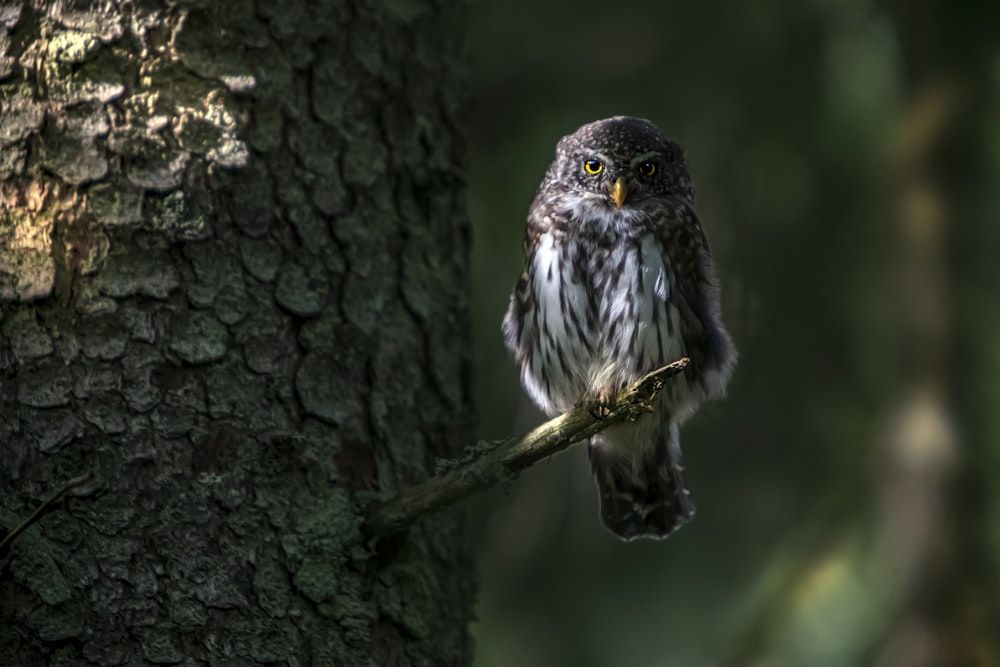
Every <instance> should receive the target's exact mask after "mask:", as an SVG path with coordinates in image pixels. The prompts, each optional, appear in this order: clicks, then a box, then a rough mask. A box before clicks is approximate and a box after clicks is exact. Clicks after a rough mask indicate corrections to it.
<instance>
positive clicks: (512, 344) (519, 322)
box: [503, 223, 539, 369]
mask: <svg viewBox="0 0 1000 667" xmlns="http://www.w3.org/2000/svg"><path fill="white" fill-rule="evenodd" d="M538 236H539V231H538V229H537V228H536V227H534V226H533V225H531V224H530V223H529V225H528V229H527V232H526V233H525V235H524V270H523V271H521V277H520V278H519V279H518V281H517V284H516V285H515V286H514V291H513V292H511V295H510V305H509V306H508V307H507V314H506V315H504V318H503V335H504V342H505V343H506V345H507V349H508V350H510V351H511V352H513V353H514V359H515V360H516V361H517V364H518V366H519V367H521V368H522V369H523V368H524V367H525V366H526V365H527V364H529V363H530V362H531V348H532V341H533V340H534V339H535V337H536V336H537V332H536V331H535V325H536V324H535V323H536V322H537V318H536V317H535V316H534V312H535V308H536V307H537V304H536V303H535V296H534V288H533V286H532V284H531V279H532V277H531V266H532V264H533V263H534V259H535V248H536V247H537V246H538Z"/></svg>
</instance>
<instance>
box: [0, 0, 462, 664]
mask: <svg viewBox="0 0 1000 667" xmlns="http://www.w3.org/2000/svg"><path fill="white" fill-rule="evenodd" d="M442 4H443V5H444V6H442ZM461 18H462V17H461V11H460V10H459V9H457V8H454V7H451V6H448V3H431V2H428V1H426V0H395V1H393V2H387V3H380V4H378V5H376V4H375V3H371V4H368V3H365V2H363V1H358V2H354V3H323V4H322V6H321V5H320V3H307V2H303V1H301V0H283V1H282V2H280V3H279V2H270V1H269V0H268V1H263V0H262V1H261V2H259V3H257V4H256V5H254V4H253V3H252V2H240V1H238V0H234V1H232V2H207V1H205V2H184V3H172V2H121V3H117V2H76V3H74V2H55V1H53V2H43V1H41V0H39V1H37V2H32V3H11V4H7V5H4V6H0V179H2V185H0V382H2V384H0V445H2V449H0V529H3V530H4V531H6V530H11V529H13V528H14V527H15V526H16V525H17V524H18V523H19V521H20V519H21V518H22V517H24V516H25V515H27V514H29V513H30V512H31V510H32V509H33V508H34V507H35V506H37V505H38V503H40V502H41V501H42V500H43V499H45V498H46V497H48V496H49V495H50V494H51V493H52V492H53V491H54V490H55V489H57V488H58V487H60V486H61V485H62V484H63V483H64V482H65V481H66V480H68V479H70V478H72V477H75V476H78V475H80V474H81V473H83V472H85V471H88V470H89V471H91V472H92V473H93V477H92V479H91V481H89V482H87V483H86V484H84V485H82V486H80V487H78V488H76V489H73V490H72V491H71V492H70V493H69V494H68V495H67V497H66V498H65V499H64V500H63V501H61V502H60V503H59V504H57V505H56V506H55V507H54V508H53V510H52V511H49V512H48V513H46V514H45V515H44V516H43V517H42V518H41V519H40V520H39V521H38V522H36V523H35V524H34V525H32V526H31V527H30V528H29V529H28V530H26V531H25V532H24V533H23V534H22V535H21V536H20V537H18V538H17V539H16V540H14V541H13V543H12V546H11V549H10V550H9V552H8V553H7V554H6V555H0V558H2V560H0V664H4V665H36V664H37V665H43V664H44V665H60V664H67V665H69V664H72V665H81V664H100V665H117V664H143V663H157V664H190V665H197V664H232V665H251V664H272V663H276V664H290V665H308V664H314V665H435V666H437V665H464V664H468V662H469V660H470V653H471V651H470V640H469V639H468V635H467V630H466V626H467V622H468V620H469V618H470V615H471V605H472V597H473V592H474V574H473V562H472V559H471V555H470V549H469V545H468V544H467V540H466V538H465V535H464V531H463V523H462V518H461V515H460V514H458V513H455V512H449V513H446V514H441V515H436V516H435V517H434V518H432V519H430V520H427V521H423V522H420V523H419V524H418V525H416V526H415V527H414V528H413V529H412V530H411V531H410V532H409V533H408V535H407V536H406V537H405V539H403V540H396V541H395V542H394V543H393V544H392V545H384V544H383V545H382V548H381V549H380V550H379V551H378V553H373V552H371V551H369V549H368V548H367V546H366V545H365V544H364V543H363V541H362V537H361V532H360V526H361V517H362V512H363V508H364V507H365V506H366V505H367V504H368V503H370V502H372V501H374V500H377V499H379V498H384V497H388V496H390V495H392V494H393V493H394V492H395V491H397V490H398V489H399V488H400V487H402V486H405V485H408V484H410V483H412V482H414V481H416V480H419V479H422V478H425V477H427V476H429V475H430V474H431V471H432V470H433V467H434V460H435V459H436V458H437V457H444V456H454V455H455V454H456V453H457V452H458V451H459V450H460V449H461V446H462V445H463V444H465V443H468V442H470V441H471V439H472V435H473V433H472V429H471V419H470V417H469V416H468V415H469V414H470V407H469V404H470V397H469V383H468V377H467V376H468V370H469V368H468V354H467V353H468V337H467V324H468V323H467V309H468V304H467V293H466V290H467V278H468V266H467V250H468V226H467V221H466V218H465V213H464V208H463V206H464V201H463V197H464V191H463V172H464V164H463V163H464V160H463V157H462V148H463V145H462V141H461V137H460V136H459V135H458V131H457V129H456V128H457V125H458V122H457V119H456V113H457V104H458V103H457V100H458V98H459V92H460V91H459V90H458V85H457V82H458V81H459V80H460V78H461V77H460V74H459V73H458V72H457V70H458V64H459V63H460V59H461V53H460V51H461V49H460V36H461V34H462V32H461V29H460V27H461V23H460V21H461ZM0 534H2V533H0ZM390 546H391V547H392V548H388V547H390Z"/></svg>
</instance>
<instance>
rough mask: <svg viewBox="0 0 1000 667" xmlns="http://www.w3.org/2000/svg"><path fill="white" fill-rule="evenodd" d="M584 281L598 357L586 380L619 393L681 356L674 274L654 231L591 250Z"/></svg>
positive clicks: (682, 354) (682, 346) (682, 350)
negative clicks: (589, 292) (594, 313)
mask: <svg viewBox="0 0 1000 667" xmlns="http://www.w3.org/2000/svg"><path fill="white" fill-rule="evenodd" d="M588 264H589V265H588V277H589V279H590V282H591V290H592V295H593V298H594V299H595V300H596V302H597V304H596V311H597V313H598V318H597V329H598V340H599V344H598V346H597V350H598V354H596V355H595V357H594V359H593V364H592V368H591V372H590V373H589V382H590V384H591V385H592V386H594V387H601V388H605V390H607V389H619V388H622V387H624V386H627V385H629V384H631V383H632V382H634V381H635V380H638V379H639V378H641V377H642V376H643V375H645V374H646V373H648V372H650V371H652V370H655V369H656V368H659V367H660V366H663V365H665V364H667V363H670V362H672V361H675V360H677V359H679V358H681V357H682V356H684V353H685V349H684V339H683V338H682V336H681V327H680V326H679V317H680V313H679V312H678V310H677V306H676V305H675V304H674V303H672V302H671V298H670V297H671V291H672V290H673V289H674V288H675V280H676V274H675V272H674V270H673V268H672V267H671V266H670V261H669V259H668V256H667V254H666V253H665V252H664V250H663V247H662V245H661V244H660V241H659V239H658V238H657V237H656V236H655V235H654V234H652V233H648V234H644V235H642V236H640V237H639V238H637V239H629V240H626V241H623V242H621V243H618V244H615V245H612V246H610V247H608V248H604V249H601V250H599V251H597V252H594V253H593V254H592V255H591V257H590V260H589V263H588Z"/></svg>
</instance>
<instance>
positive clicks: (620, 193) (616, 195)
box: [611, 176, 628, 208]
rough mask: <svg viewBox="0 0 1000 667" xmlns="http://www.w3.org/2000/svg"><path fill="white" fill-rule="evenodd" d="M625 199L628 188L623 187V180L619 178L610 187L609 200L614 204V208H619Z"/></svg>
mask: <svg viewBox="0 0 1000 667" xmlns="http://www.w3.org/2000/svg"><path fill="white" fill-rule="evenodd" d="M626 197H628V186H627V185H625V179H624V178H621V177H620V176H619V177H618V180H616V181H615V183H614V185H612V186H611V199H612V201H614V202H615V206H617V207H618V208H621V207H622V204H624V203H625V198H626Z"/></svg>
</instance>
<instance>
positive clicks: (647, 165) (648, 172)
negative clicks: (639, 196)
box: [639, 162, 656, 176]
mask: <svg viewBox="0 0 1000 667" xmlns="http://www.w3.org/2000/svg"><path fill="white" fill-rule="evenodd" d="M639 173H640V174H642V175H643V176H652V175H653V174H655V173H656V163H655V162H643V163H642V164H640V165H639Z"/></svg>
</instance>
